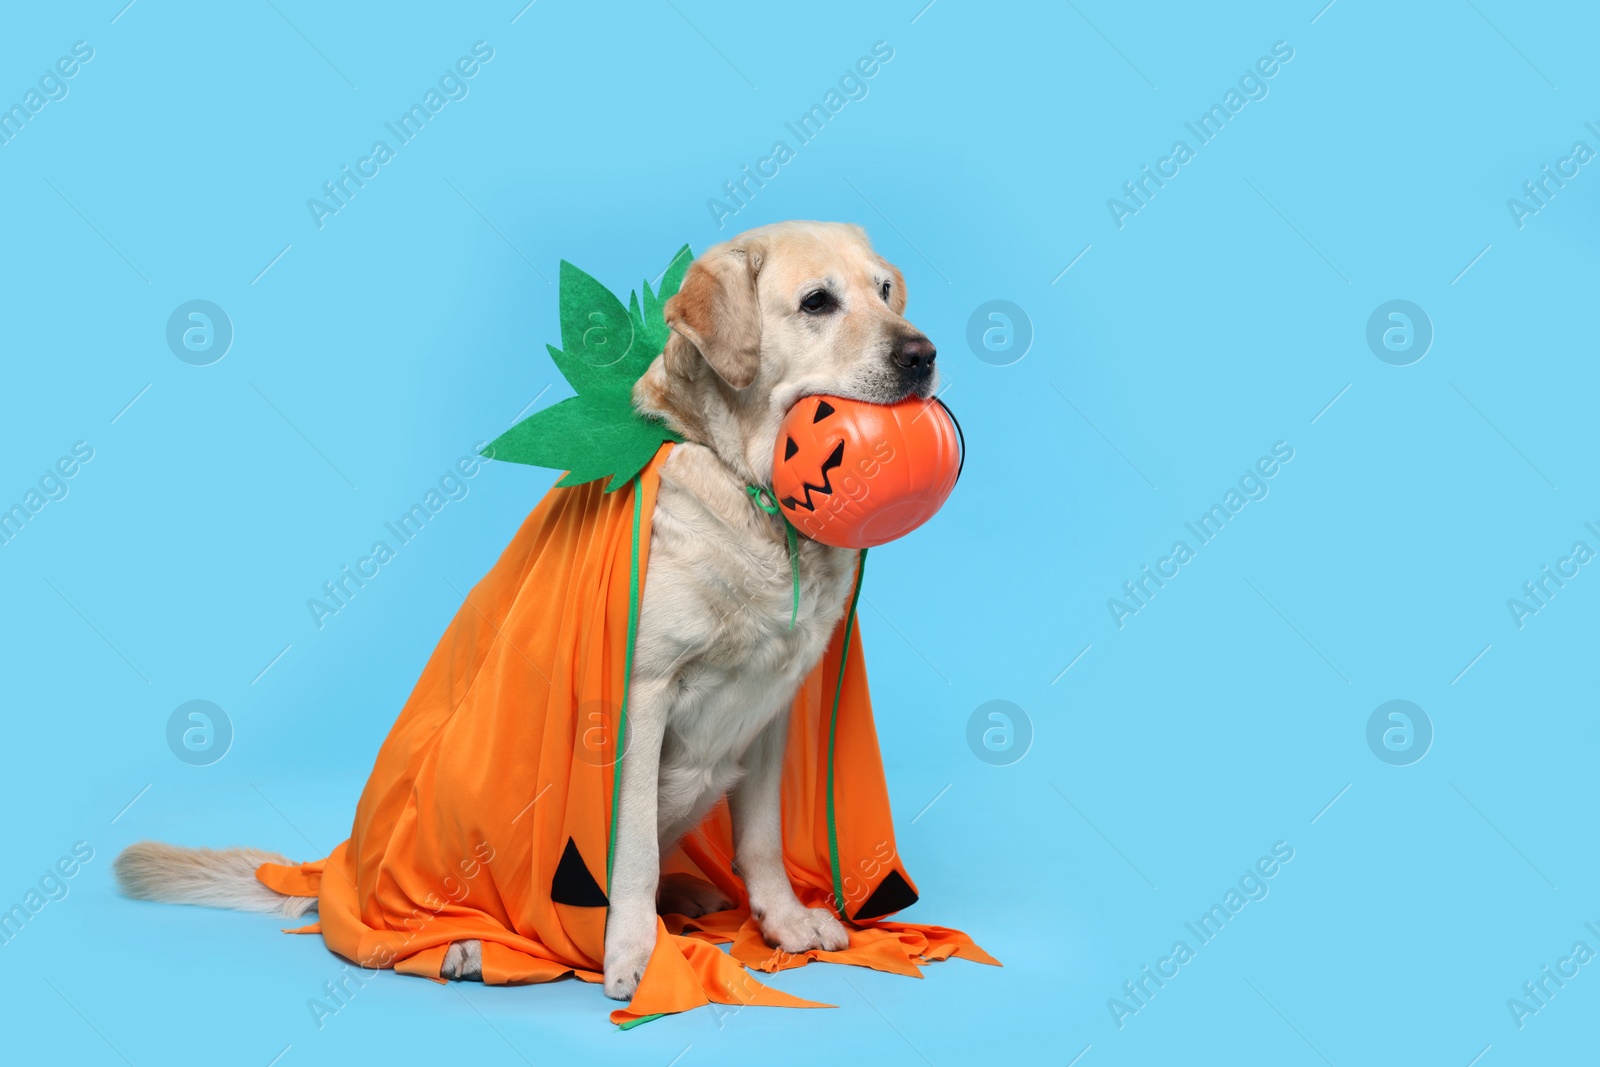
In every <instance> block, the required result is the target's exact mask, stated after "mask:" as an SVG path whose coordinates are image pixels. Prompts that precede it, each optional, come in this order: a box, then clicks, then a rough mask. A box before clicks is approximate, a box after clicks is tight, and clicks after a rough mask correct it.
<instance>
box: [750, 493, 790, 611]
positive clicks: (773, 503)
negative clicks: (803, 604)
mask: <svg viewBox="0 0 1600 1067" xmlns="http://www.w3.org/2000/svg"><path fill="white" fill-rule="evenodd" d="M744 491H745V492H746V493H748V494H749V496H750V499H751V500H752V501H753V502H754V503H755V506H756V507H758V508H760V509H761V510H762V511H764V512H766V513H767V514H768V515H776V516H777V517H778V519H779V520H780V521H781V522H782V523H783V534H784V539H785V540H787V541H788V543H789V577H790V579H791V580H792V581H793V583H794V605H793V607H791V608H790V609H789V629H791V630H793V629H794V624H795V621H796V620H797V619H799V617H800V531H798V530H796V529H795V528H794V523H792V522H790V521H789V516H787V515H785V514H784V513H783V509H782V508H780V507H779V506H778V501H777V498H776V497H775V496H773V493H772V490H771V489H768V488H767V487H766V486H764V485H747V486H745V487H744Z"/></svg>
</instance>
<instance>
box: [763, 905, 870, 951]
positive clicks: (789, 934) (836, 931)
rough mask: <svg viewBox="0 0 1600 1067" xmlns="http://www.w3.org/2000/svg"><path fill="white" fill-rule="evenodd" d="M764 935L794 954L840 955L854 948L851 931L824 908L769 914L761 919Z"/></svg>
mask: <svg viewBox="0 0 1600 1067" xmlns="http://www.w3.org/2000/svg"><path fill="white" fill-rule="evenodd" d="M761 936H762V937H764V938H766V941H767V944H769V945H771V946H773V947H774V948H781V949H782V950H783V951H785V952H790V953H799V952H807V951H810V950H811V949H814V948H820V949H822V950H823V951H825V952H838V951H839V950H840V949H845V948H849V947H850V932H849V931H848V930H846V929H845V928H844V924H843V923H841V922H840V921H839V920H838V919H836V918H834V917H833V914H832V913H831V912H829V911H827V910H826V909H823V908H794V909H785V910H783V911H780V912H776V913H773V912H769V913H768V914H766V915H764V916H762V918H761Z"/></svg>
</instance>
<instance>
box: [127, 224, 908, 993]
mask: <svg viewBox="0 0 1600 1067" xmlns="http://www.w3.org/2000/svg"><path fill="white" fill-rule="evenodd" d="M906 296H907V294H906V288H905V278H904V276H903V275H902V274H901V272H900V271H899V270H898V269H897V268H896V267H895V266H894V265H893V264H891V263H889V262H888V261H887V260H886V259H884V258H883V257H882V256H880V255H878V254H877V253H876V252H874V251H873V248H872V245H871V243H870V241H869V240H868V238H867V235H866V233H865V231H864V230H862V229H861V228H860V227H859V226H854V225H848V224H841V223H820V222H785V223H777V224H774V225H770V226H763V227H759V228H757V229H753V230H750V231H747V232H746V233H743V234H740V235H739V236H737V237H735V238H733V239H732V240H730V241H727V242H726V243H723V244H720V245H717V246H715V247H713V248H711V249H709V250H708V251H706V252H705V253H704V254H703V255H701V256H700V257H699V258H698V259H696V260H695V261H694V262H693V263H692V264H691V265H690V267H689V269H688V271H687V272H686V273H685V275H684V279H683V284H682V286H681V287H680V288H679V290H678V292H677V293H676V294H675V295H674V296H673V297H672V298H671V299H670V300H668V301H667V304H666V306H665V317H666V321H667V325H668V326H669V327H670V329H671V334H670V336H669V339H668V341H667V343H666V346H665V348H664V350H663V351H662V353H661V354H660V355H659V356H657V357H656V358H655V360H654V361H653V362H652V363H651V364H650V366H649V368H648V369H647V370H646V371H645V373H644V374H643V375H642V376H641V377H640V379H639V381H638V382H637V383H636V384H635V386H634V391H633V402H634V406H635V408H636V409H637V410H638V411H639V412H641V413H642V414H644V415H646V416H650V417H653V418H656V419H659V420H661V421H662V422H663V423H665V424H666V425H667V426H668V427H669V428H670V429H672V430H673V431H674V432H676V433H677V434H679V435H680V436H681V437H682V438H683V441H682V443H681V444H678V445H676V446H675V447H674V448H673V449H672V450H671V452H670V453H669V454H668V456H667V458H666V461H665V463H664V464H663V466H662V469H661V483H660V489H659V491H658V495H657V498H656V506H655V510H654V514H653V517H652V519H651V526H650V547H649V552H650V557H649V558H650V572H649V581H648V582H646V583H645V588H644V592H643V598H642V601H641V604H640V611H639V626H638V634H637V639H636V643H635V652H634V660H633V671H632V675H631V677H630V681H629V691H630V694H631V695H630V697H629V701H630V706H629V744H628V746H627V751H626V752H625V753H624V755H623V757H622V767H621V778H620V783H621V792H620V794H619V796H618V798H617V805H618V812H617V821H616V845H615V865H614V869H613V871H612V876H611V882H610V885H609V887H608V896H609V901H610V903H609V909H610V910H609V913H608V916H607V921H606V927H605V959H604V990H605V993H606V995H607V996H610V997H612V998H615V999H617V1000H624V1001H626V1000H629V999H631V998H632V996H633V994H634V991H635V989H636V988H637V987H638V985H639V981H640V979H641V978H642V976H643V974H644V970H645V966H646V964H647V963H648V961H649V959H650V956H651V952H652V951H653V949H654V947H655V939H656V932H657V921H656V916H657V914H658V911H659V912H660V913H663V914H665V913H667V912H674V913H677V914H682V915H685V916H688V917H690V918H694V917H698V916H700V915H704V914H708V913H710V912H714V911H718V910H721V909H722V908H726V907H728V906H730V904H731V902H730V901H728V900H726V899H725V898H724V897H723V896H722V894H721V893H720V892H719V891H718V890H716V889H715V888H714V887H712V886H711V885H709V884H707V883H705V882H701V881H699V880H698V879H692V878H688V877H686V876H676V875H673V876H667V877H665V878H664V877H663V876H662V873H661V863H662V860H663V859H664V858H665V857H667V856H669V855H670V854H671V853H672V851H673V850H674V848H675V846H676V844H677V842H678V840H679V839H680V838H681V837H682V836H683V835H684V834H685V833H686V832H688V831H689V830H690V829H692V828H693V827H694V826H696V825H697V824H698V823H699V822H700V820H701V819H702V818H703V817H704V816H705V815H706V813H707V812H708V811H709V810H710V809H711V807H712V805H714V804H715V803H716V802H717V801H718V800H719V799H720V798H722V797H723V796H726V797H727V798H728V802H729V809H730V812H731V814H732V819H733V833H734V863H735V865H736V867H737V869H738V872H739V874H740V876H741V877H742V878H743V879H744V884H745V888H746V891H747V893H748V896H749V901H750V912H751V915H752V916H753V917H754V918H755V919H756V920H757V922H758V923H759V925H760V928H761V932H762V935H763V937H764V938H765V940H766V942H767V943H768V944H769V945H771V946H773V947H774V948H777V949H781V950H782V951H784V952H789V953H801V952H805V951H808V950H811V949H822V950H828V951H837V950H839V949H842V948H844V947H846V946H847V945H848V944H849V939H850V934H849V931H848V930H847V928H846V927H845V926H844V924H843V923H841V922H840V921H839V920H838V919H837V918H835V917H834V915H833V914H832V913H831V912H829V911H826V910H824V909H821V908H807V907H805V906H804V905H803V904H801V902H800V900H799V899H798V898H797V897H796V895H795V891H794V888H793V886H792V885H791V884H790V882H789V879H788V876H787V874H786V873H785V870H784V863H783V840H782V825H781V811H780V803H779V798H780V775H781V769H782V765H783V749H784V739H785V736H786V731H787V724H788V713H789V707H790V704H791V703H792V701H793V699H794V696H795V692H796V690H797V688H798V687H799V685H800V682H801V681H802V679H804V678H805V676H806V675H807V674H809V673H810V672H811V670H812V669H813V668H814V667H815V666H816V664H817V663H818V661H819V659H820V658H821V656H822V653H823V651H824V648H825V647H826V645H827V643H828V641H829V639H830V637H831V635H832V634H833V632H834V630H835V629H836V628H837V627H838V625H839V623H840V622H841V620H842V619H843V617H844V614H845V610H846V607H847V600H848V599H849V596H850V592H851V588H852V586H853V582H854V577H855V568H856V553H855V552H854V551H852V550H849V549H840V548H832V547H829V546H827V545H823V544H820V543H818V542H815V541H811V540H809V539H806V538H804V537H802V538H801V541H800V546H799V573H800V582H801V590H800V607H799V611H798V615H797V617H795V618H794V620H793V624H792V626H791V608H792V586H791V570H790V563H789V556H788V547H787V543H786V540H785V526H784V521H783V519H782V518H781V517H779V516H776V515H769V514H767V513H766V512H765V511H763V510H760V509H758V508H757V507H755V506H754V505H753V504H752V503H751V500H750V497H749V496H748V495H747V492H746V487H748V486H770V485H771V483H772V473H773V471H772V461H773V451H774V444H775V442H776V440H777V435H778V432H779V424H780V423H781V421H782V420H783V417H784V415H785V414H786V413H787V412H788V411H789V409H790V408H791V407H792V406H793V405H794V404H795V403H796V402H797V401H798V400H800V399H801V398H802V397H805V396H809V395H813V394H830V395H834V396H841V397H845V398H848V399H855V400H861V401H865V402H868V403H874V404H892V403H896V402H899V401H901V400H905V399H907V398H910V397H918V398H924V399H926V398H930V397H932V396H933V395H934V393H935V391H936V389H937V385H938V380H937V378H938V372H937V369H936V366H935V360H936V357H937V351H936V349H935V347H934V345H933V343H932V342H931V341H930V340H929V339H928V337H927V336H926V335H925V334H923V333H922V332H921V331H920V330H918V329H917V328H916V327H914V326H913V325H912V324H911V323H910V322H909V321H907V319H906V318H905V308H906ZM266 862H270V863H284V862H287V861H285V860H284V859H283V858H282V857H280V856H276V855H273V854H270V853H266V852H261V851H258V850H253V849H222V850H210V849H185V848H177V847H175V846H171V845H162V844H157V843H154V842H141V843H139V844H135V845H131V846H129V848H128V849H127V850H125V851H124V852H123V853H122V855H121V856H119V857H118V859H117V861H116V864H115V869H116V874H117V878H118V881H119V883H120V885H121V887H122V890H123V892H124V893H125V894H126V895H128V896H130V897H134V898H137V899H147V900H161V901H167V902H173V903H194V904H206V905H212V906H221V907H234V908H240V909H244V910H255V911H269V912H274V913H278V914H283V915H300V914H304V913H305V912H307V911H309V910H311V909H312V908H314V907H315V906H316V900H315V898H311V897H285V896H283V895H281V894H278V893H275V892H274V891H272V890H270V889H268V888H267V887H266V886H264V885H262V884H261V883H260V882H259V881H257V879H256V878H255V874H254V872H255V869H256V867H257V866H259V865H260V864H261V863H266ZM440 973H441V975H442V976H444V977H447V978H457V979H465V980H475V979H480V978H481V977H482V954H481V945H480V943H479V942H477V941H475V940H466V941H457V942H454V943H453V944H452V945H451V946H450V948H449V950H448V951H447V953H446V957H445V961H444V964H443V967H442V968H441V972H440Z"/></svg>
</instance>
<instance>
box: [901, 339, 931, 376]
mask: <svg viewBox="0 0 1600 1067" xmlns="http://www.w3.org/2000/svg"><path fill="white" fill-rule="evenodd" d="M938 357H939V352H938V350H937V349H935V348H934V347H933V342H932V341H930V340H928V339H927V338H926V337H924V336H922V335H921V334H920V333H919V334H913V335H911V336H909V337H902V338H901V339H900V342H899V343H898V344H897V345H896V346H895V350H894V361H895V363H897V364H898V365H900V366H902V367H904V368H905V369H906V370H909V371H920V372H923V373H926V372H928V371H931V370H933V361H934V360H935V359H937V358H938Z"/></svg>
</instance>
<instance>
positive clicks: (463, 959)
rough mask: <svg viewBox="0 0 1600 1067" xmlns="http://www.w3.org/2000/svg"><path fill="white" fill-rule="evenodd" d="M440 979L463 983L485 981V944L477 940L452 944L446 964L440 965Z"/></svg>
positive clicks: (445, 955)
mask: <svg viewBox="0 0 1600 1067" xmlns="http://www.w3.org/2000/svg"><path fill="white" fill-rule="evenodd" d="M439 977H440V978H454V979H456V980H458V981H462V982H481V981H483V943H482V942H481V941H478V940H476V939H474V940H471V941H452V942H450V947H449V948H447V949H446V950H445V953H444V962H443V963H441V964H440V965H439Z"/></svg>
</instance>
